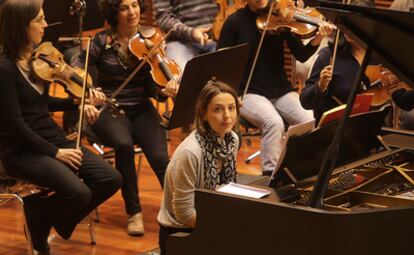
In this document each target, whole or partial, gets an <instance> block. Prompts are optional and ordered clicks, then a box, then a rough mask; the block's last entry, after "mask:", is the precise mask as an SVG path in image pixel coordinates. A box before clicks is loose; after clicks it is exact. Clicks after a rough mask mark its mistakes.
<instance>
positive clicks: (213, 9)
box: [153, 0, 217, 71]
mask: <svg viewBox="0 0 414 255" xmlns="http://www.w3.org/2000/svg"><path fill="white" fill-rule="evenodd" d="M153 3H154V5H153V7H154V10H155V16H156V19H157V23H158V25H159V26H160V28H161V29H162V30H163V31H164V32H168V31H169V30H170V29H174V31H173V32H172V34H171V36H170V38H168V43H167V49H166V50H167V56H168V57H169V58H171V59H172V60H174V61H175V62H177V64H178V65H179V66H180V68H181V70H182V71H184V67H185V65H186V63H187V62H188V61H189V60H190V59H192V58H193V57H195V56H197V55H199V54H203V53H208V52H212V51H214V50H215V49H216V42H214V41H213V40H212V39H211V27H212V22H213V21H214V18H215V17H216V15H217V4H216V1H215V0H175V1H171V0H153Z"/></svg>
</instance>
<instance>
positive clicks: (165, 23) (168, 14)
mask: <svg viewBox="0 0 414 255" xmlns="http://www.w3.org/2000/svg"><path fill="white" fill-rule="evenodd" d="M154 9H155V18H156V20H157V23H158V26H160V27H161V29H162V30H163V31H164V32H168V31H169V30H170V29H172V28H174V29H175V30H174V31H173V32H172V34H171V35H172V36H173V37H175V38H178V39H180V40H183V41H187V42H192V41H194V39H193V31H194V28H192V27H189V26H187V25H186V24H184V23H183V22H181V20H180V19H179V18H178V17H177V15H176V14H175V13H174V11H173V8H172V6H171V1H170V0H154Z"/></svg>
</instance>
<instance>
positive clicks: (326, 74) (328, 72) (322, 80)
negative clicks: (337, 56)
mask: <svg viewBox="0 0 414 255" xmlns="http://www.w3.org/2000/svg"><path fill="white" fill-rule="evenodd" d="M331 80H332V65H327V66H325V68H324V69H322V71H321V74H320V76H319V90H320V91H321V92H322V93H324V92H325V91H326V90H327V89H328V86H329V83H330V82H331Z"/></svg>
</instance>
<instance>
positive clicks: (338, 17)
mask: <svg viewBox="0 0 414 255" xmlns="http://www.w3.org/2000/svg"><path fill="white" fill-rule="evenodd" d="M318 9H319V10H320V11H321V12H322V13H323V14H324V15H325V16H326V17H327V18H328V19H329V20H331V21H333V22H334V23H335V24H337V25H338V26H339V27H340V28H341V29H342V30H344V31H346V32H347V33H350V34H353V35H354V36H355V37H356V38H358V39H359V40H360V41H361V42H362V43H364V45H366V46H367V56H366V57H369V55H372V56H374V57H376V58H378V59H379V60H380V61H382V63H385V64H386V65H387V67H389V68H390V69H391V70H392V71H393V72H395V73H396V74H397V75H398V76H399V77H401V78H402V79H403V80H404V81H405V82H407V83H408V84H411V85H414V50H413V49H412V45H414V14H410V13H403V12H396V11H390V10H379V9H373V8H369V7H359V6H349V5H342V4H335V3H329V2H321V3H320V7H318ZM364 68H365V66H364V64H363V65H362V69H361V72H363V71H364V70H363V69H364ZM356 83H357V82H356ZM355 86H356V85H355ZM350 100H353V98H352V99H350ZM349 102H352V101H348V105H353V104H352V103H351V104H350V103H349ZM386 111H387V109H380V110H378V111H376V112H372V113H369V114H366V115H360V116H357V117H352V118H350V119H349V120H348V121H347V120H346V118H344V120H343V121H344V126H343V130H342V134H341V135H340V137H339V140H340V145H341V146H340V147H339V151H338V153H337V154H338V157H337V160H334V161H333V164H332V166H331V167H329V164H328V167H327V169H323V167H321V165H323V162H324V160H325V161H326V156H325V158H324V156H323V155H325V154H326V152H327V151H329V150H328V149H327V147H328V145H327V144H326V143H327V142H326V140H330V139H331V138H332V137H334V136H335V134H334V133H335V130H337V129H339V125H340V124H341V123H339V124H338V123H335V124H332V125H330V126H327V127H325V128H323V129H320V130H316V131H313V132H311V133H310V134H307V135H305V136H303V137H297V138H296V139H292V140H291V141H289V144H288V151H287V155H286V157H285V159H284V162H283V163H282V166H281V167H280V169H279V170H278V173H277V175H276V178H275V179H274V180H273V181H272V182H271V185H270V186H271V187H268V188H269V189H271V190H272V195H270V196H269V197H267V198H265V199H251V198H245V197H240V196H235V195H228V194H223V193H219V192H216V191H209V190H198V191H196V196H195V206H196V210H197V224H196V225H197V227H196V228H195V229H194V231H193V233H191V234H184V233H177V234H175V235H172V236H170V237H169V239H168V241H167V247H168V249H167V253H168V255H187V254H188V255H195V254H197V255H207V254H208V255H211V254H223V255H224V254H236V255H245V254H246V255H247V254H249V255H251V254H292V255H296V254H301V255H304V254H310V255H325V254H330V255H331V254H332V255H342V254H343V255H345V254H361V255H363V254H364V255H366V254H411V253H412V252H413V249H414V248H413V245H412V243H411V242H412V240H413V237H414V234H413V230H414V197H413V196H414V180H413V179H414V151H412V150H409V149H405V148H399V149H393V148H390V147H389V146H387V144H384V139H381V137H380V136H379V135H380V126H381V121H382V119H383V117H384V116H385V114H386ZM378 123H379V124H378ZM358 128H360V129H358ZM350 130H351V131H350ZM352 130H353V131H352ZM361 130H362V131H361ZM357 138H361V139H360V141H359V142H355V141H356V140H355V139H357ZM398 139H400V141H407V140H406V139H404V137H399V138H398ZM398 139H397V140H398ZM354 140H355V141H354ZM413 145H414V144H413ZM289 146H290V147H289ZM306 155H311V156H310V157H309V156H308V157H306ZM306 158H308V159H309V158H310V160H309V161H307V160H306ZM328 161H329V158H328ZM325 163H326V162H325ZM312 198H313V201H314V203H312V202H309V201H312ZM318 200H320V202H319V203H318ZM315 201H316V203H315ZM309 205H310V206H309Z"/></svg>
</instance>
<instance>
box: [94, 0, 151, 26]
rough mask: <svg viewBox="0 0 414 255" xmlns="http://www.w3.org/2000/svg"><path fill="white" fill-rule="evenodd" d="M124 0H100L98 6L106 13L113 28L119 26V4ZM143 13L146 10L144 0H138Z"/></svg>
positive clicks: (107, 19) (105, 15)
mask: <svg viewBox="0 0 414 255" xmlns="http://www.w3.org/2000/svg"><path fill="white" fill-rule="evenodd" d="M121 2H122V0H99V1H98V7H99V10H101V12H102V14H103V15H104V17H105V19H106V21H108V23H109V25H110V26H111V27H112V28H115V27H116V26H118V13H119V5H120V4H121ZM138 4H139V7H140V9H141V13H143V12H144V11H145V5H144V0H138Z"/></svg>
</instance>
